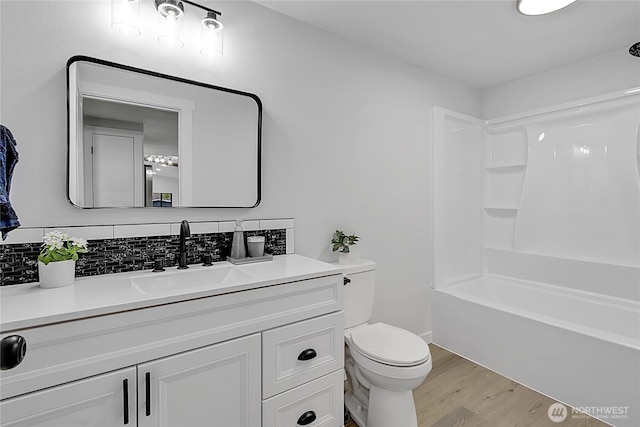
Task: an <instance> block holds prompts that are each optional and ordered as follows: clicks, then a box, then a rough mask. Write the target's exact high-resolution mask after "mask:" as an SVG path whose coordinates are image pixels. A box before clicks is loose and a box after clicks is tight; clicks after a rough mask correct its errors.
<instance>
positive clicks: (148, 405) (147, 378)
mask: <svg viewBox="0 0 640 427" xmlns="http://www.w3.org/2000/svg"><path fill="white" fill-rule="evenodd" d="M144 382H145V386H146V387H145V388H146V390H145V398H146V400H147V401H146V402H145V412H146V415H147V417H148V416H149V415H151V373H149V372H147V373H146V374H144Z"/></svg>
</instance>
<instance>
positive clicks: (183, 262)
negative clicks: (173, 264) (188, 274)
mask: <svg viewBox="0 0 640 427" xmlns="http://www.w3.org/2000/svg"><path fill="white" fill-rule="evenodd" d="M187 237H191V230H190V229H189V222H188V221H187V220H186V219H185V220H183V221H182V223H181V224H180V250H179V251H178V270H184V269H185V268H189V266H188V265H187V243H186V241H185V240H186V238H187Z"/></svg>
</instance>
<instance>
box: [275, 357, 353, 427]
mask: <svg viewBox="0 0 640 427" xmlns="http://www.w3.org/2000/svg"><path fill="white" fill-rule="evenodd" d="M343 387H344V371H343V370H342V369H340V370H338V371H336V372H333V373H331V374H329V375H326V376H324V377H321V378H318V379H317V380H314V381H311V382H309V383H307V384H304V385H301V386H299V387H296V388H294V389H292V390H289V391H287V392H284V393H282V394H279V395H277V396H274V397H272V398H270V399H267V400H265V401H263V402H262V426H263V427H271V426H273V427H280V426H297V425H306V426H308V427H319V426H324V427H330V426H331V427H333V426H335V427H338V426H342V425H343V419H344V407H343V400H342V396H343V393H344V390H343ZM312 420H313V421H312Z"/></svg>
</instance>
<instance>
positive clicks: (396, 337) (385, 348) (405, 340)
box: [351, 323, 430, 367]
mask: <svg viewBox="0 0 640 427" xmlns="http://www.w3.org/2000/svg"><path fill="white" fill-rule="evenodd" d="M351 342H352V343H353V347H354V349H355V350H356V351H357V352H358V353H360V354H362V355H363V356H364V357H366V358H368V359H370V360H373V361H375V362H378V363H383V364H385V365H390V366H401V367H402V366H416V365H420V364H422V363H425V362H426V361H427V360H429V358H430V352H429V347H428V346H427V344H426V343H425V342H424V341H423V340H422V339H421V338H420V337H419V336H417V335H415V334H413V333H411V332H409V331H407V330H405V329H401V328H398V327H395V326H391V325H387V324H384V323H375V324H373V325H369V326H365V327H361V328H356V329H355V330H353V331H352V332H351Z"/></svg>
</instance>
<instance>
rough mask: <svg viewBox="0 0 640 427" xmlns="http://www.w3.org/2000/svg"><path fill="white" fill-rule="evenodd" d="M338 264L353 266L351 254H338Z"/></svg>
mask: <svg viewBox="0 0 640 427" xmlns="http://www.w3.org/2000/svg"><path fill="white" fill-rule="evenodd" d="M338 263H340V264H351V252H338Z"/></svg>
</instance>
